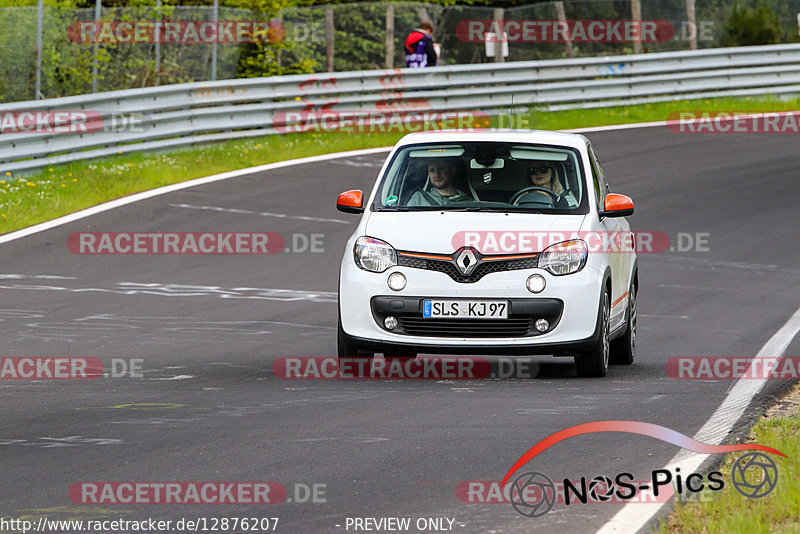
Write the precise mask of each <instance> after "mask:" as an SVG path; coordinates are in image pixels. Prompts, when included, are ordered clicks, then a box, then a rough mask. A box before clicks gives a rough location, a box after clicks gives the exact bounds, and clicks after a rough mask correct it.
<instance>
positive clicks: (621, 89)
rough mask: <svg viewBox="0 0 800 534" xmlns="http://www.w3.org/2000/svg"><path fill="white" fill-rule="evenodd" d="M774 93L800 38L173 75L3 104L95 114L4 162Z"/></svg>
mask: <svg viewBox="0 0 800 534" xmlns="http://www.w3.org/2000/svg"><path fill="white" fill-rule="evenodd" d="M765 93H770V94H776V93H800V44H789V45H772V46H753V47H739V48H715V49H706V50H695V51H681V52H663V53H657V54H641V55H628V56H612V57H602V58H579V59H564V60H555V61H552V60H550V61H524V62H511V63H490V64H478V65H455V66H449V67H436V68H430V69H395V70H374V71H359V72H343V73H330V74H312V75H297V76H277V77H271V78H253V79H239V80H226V81H219V82H201V83H189V84H179V85H168V86H162V87H151V88H144V89H135V90H125V91H113V92H108V93H99V94H93V95H81V96H73V97H66V98H55V99H49V100H38V101H26V102H15V103H10V104H3V105H0V130H4V131H7V129H8V128H7V127H6V126H5V125H7V124H8V123H7V121H6V119H7V117H6V115H7V114H9V113H11V114H12V115H10V117H12V118H14V120H16V119H21V117H22V116H23V114H24V113H33V114H34V117H35V114H36V113H48V112H59V111H61V112H64V111H66V112H87V113H89V114H90V115H91V117H90V119H89V121H88V122H86V123H85V124H84V125H85V126H88V127H89V128H88V130H89V131H86V132H81V131H76V132H73V133H53V132H42V133H38V132H31V131H26V132H20V133H0V170H2V172H3V173H5V172H7V171H12V172H13V171H21V170H29V169H35V168H39V167H43V166H46V165H52V164H54V163H63V162H69V161H77V160H83V159H89V158H96V157H100V156H105V155H110V154H117V153H128V152H138V151H146V150H156V149H163V148H170V147H176V146H184V145H190V144H195V143H203V142H209V141H220V140H228V139H234V138H243V137H255V136H261V135H265V134H273V133H279V132H281V131H285V130H286V128H287V127H291V125H292V124H293V123H292V122H291V121H290V120H288V119H287V118H286V117H287V116H286V114H287V113H288V112H316V111H320V110H325V111H334V112H339V111H358V112H363V113H386V112H400V113H403V112H412V111H417V112H424V111H429V112H450V111H465V110H477V111H481V112H483V113H486V114H489V115H492V114H499V113H501V112H503V111H508V110H509V109H510V108H511V107H512V106H513V107H514V108H515V109H517V110H519V109H527V108H528V107H529V106H543V107H545V108H547V109H551V110H559V109H568V108H578V107H594V106H603V105H610V104H618V103H643V102H655V101H664V100H675V99H683V98H690V97H691V98H701V97H710V96H729V95H755V94H765ZM75 115H76V114H75V113H72V114H70V115H69V117H68V118H67V119H66V120H67V121H76V124H77V120H78V119H76V118H75ZM295 115H297V114H295ZM30 118H31V116H26V117H25V119H26V120H25V124H26V125H30V124H31V121H30ZM131 120H133V121H135V122H134V124H135V127H133V128H132V127H131V122H129V121H131ZM22 122H23V121H22V120H18V121H17V124H19V123H22ZM51 122H52V120H51ZM123 122H124V123H125V124H122V123H123ZM69 124H71V123H69V122H68V123H67V125H66V126H65V127H66V128H67V129H68V127H69ZM62 126H63V125H62ZM94 128H97V130H98V131H94V132H92V131H91V130H92V129H94Z"/></svg>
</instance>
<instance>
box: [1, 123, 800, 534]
mask: <svg viewBox="0 0 800 534" xmlns="http://www.w3.org/2000/svg"><path fill="white" fill-rule="evenodd" d="M658 126H662V127H663V126H665V123H664V122H645V123H638V124H620V125H614V126H598V127H592V128H577V129H572V130H564V131H566V132H572V133H589V132H602V131H611V130H626V129H636V128H653V127H658ZM389 150H391V147H380V148H368V149H364V150H352V151H349V152H338V153H334V154H324V155H321V156H311V157H307V158H300V159H293V160H288V161H281V162H277V163H269V164H266V165H259V166H257V167H249V168H247V169H239V170H235V171H230V172H224V173H221V174H215V175H212V176H206V177H204V178H197V179H195V180H189V181H188V182H182V183H179V184H173V185H168V186H164V187H159V188H157V189H152V190H150V191H145V192H142V193H137V194H135V195H130V196H127V197H124V198H120V199H117V200H112V201H111V202H106V203H104V204H99V205H97V206H93V207H91V208H88V209H85V210H81V211H78V212H75V213H72V214H70V215H66V216H64V217H59V218H58V219H53V220H52V221H47V222H44V223H41V224H37V225H35V226H31V227H28V228H24V229H22V230H18V231H16V232H10V233H8V234H5V235H2V236H0V243H8V242H9V241H14V240H16V239H20V238H22V237H26V236H29V235H32V234H36V233H38V232H42V231H44V230H49V229H51V228H55V227H57V226H61V225H64V224H67V223H70V222H73V221H77V220H79V219H83V218H85V217H89V216H91V215H95V214H97V213H102V212H104V211H108V210H112V209H114V208H118V207H120V206H125V205H127V204H132V203H134V202H138V201H139V200H145V199H148V198H153V197H156V196H160V195H165V194H167V193H171V192H173V191H180V190H181V189H187V188H189V187H194V186H196V185H203V184H208V183H212V182H218V181H220V180H227V179H230V178H238V177H241V176H246V175H248V174H253V173H257V172H263V171H270V170H273V169H280V168H283V167H291V166H294V165H303V164H306V163H316V162H320V161H328V160H332V159H338V158H348V157H356V156H366V155H371V154H379V153H381V152H388V151H389ZM798 331H800V309H798V310H797V311H795V313H794V314H793V315H792V316H791V317H790V318H789V320H788V321H787V322H786V324H784V325H783V326H782V327H781V328H780V330H778V331H777V332H776V333H775V335H773V336H772V337H771V338H770V340H769V341H767V343H766V344H765V345H764V346H763V347H762V348H761V350H760V351H759V352H758V355H756V358H755V360H758V359H763V358H771V359H772V358H781V357H783V355H784V353H785V352H786V349H787V348H788V347H789V344H790V343H791V342H792V340H793V339H794V338H795V336H796V335H797V333H798ZM755 360H754V362H753V363H752V364H751V365H754V364H755V363H756V362H755ZM745 375H747V373H745ZM766 380H767V379H766V378H761V379H745V378H740V379H739V380H738V381H737V382H736V383H735V384H734V385H733V387H732V388H731V390H730V391H729V392H728V395H727V396H726V397H725V399H724V400H723V401H722V404H720V406H719V407H718V408H717V409H716V411H715V412H714V413H713V414H712V415H711V417H710V418H709V419H708V421H706V423H705V424H704V425H703V427H702V428H701V429H700V430H699V431H698V432H697V433H696V434H695V435H694V436H693V437H694V439H696V440H697V441H702V442H704V443H711V444H714V445H717V444H720V443H721V442H722V441H723V440H724V439H725V438H726V437H727V436H728V433H729V432H730V431H731V429H732V428H733V425H735V424H736V422H737V421H738V420H739V418H741V416H742V415H743V414H744V412H745V410H746V409H747V407H748V406H749V405H750V401H752V399H753V397H755V396H756V395H757V394H758V393H759V392H760V391H761V389H762V388H763V387H764V384H765V383H766ZM708 457H709V455H707V454H697V453H687V452H684V451H681V452H679V453H678V454H676V455H675V456H674V457H673V458H672V460H670V462H669V463H668V464H667V465H666V466H665V467H664V469H668V470H670V471H673V470H674V469H675V468H676V467H680V468H681V470H682V471H683V472H691V471H695V470H697V469H698V468H699V467H700V466H701V465H702V464H703V462H704V461H705V460H706V459H707V458H708ZM664 504H666V503H647V504H644V503H630V504H626V505H625V506H623V507H622V509H621V510H620V511H619V512H617V513H616V514H615V515H614V517H612V518H611V519H610V520H609V521H608V522H607V523H606V524H604V525H603V526H602V527H601V528H600V529H599V530H598V531H597V532H598V534H611V533H620V532H626V533H627V532H636V531H638V530H640V529H642V528H644V527H645V526H646V525H647V524H648V523H649V522H650V520H651V519H652V518H653V517H654V516H655V515H656V514H657V513H658V512H659V510H660V509H661V507H662V506H664Z"/></svg>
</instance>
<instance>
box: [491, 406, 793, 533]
mask: <svg viewBox="0 0 800 534" xmlns="http://www.w3.org/2000/svg"><path fill="white" fill-rule="evenodd" d="M594 432H628V433H633V434H642V435H646V436H650V437H654V438H657V439H660V440H662V441H666V442H668V443H672V444H674V445H678V446H680V447H682V448H684V449H688V450H691V451H694V452H699V453H703V454H717V453H727V452H735V451H742V450H749V451H751V452H747V453H745V454H743V455H742V456H740V457H739V458H737V459H736V461H735V462H734V463H733V466H732V467H731V472H730V481H731V484H732V485H733V487H734V488H735V489H736V491H738V492H739V493H740V494H742V495H743V496H745V497H748V498H751V499H760V498H761V497H764V496H766V495H768V494H770V493H771V492H772V491H773V490H774V489H775V486H776V485H777V483H778V466H777V465H776V464H775V461H774V460H773V459H772V458H771V457H769V456H767V455H766V454H764V453H763V452H758V451H764V452H768V453H772V454H777V455H779V456H784V457H785V456H786V455H785V454H783V453H781V452H780V451H777V450H775V449H772V448H770V447H766V446H764V445H757V444H738V445H709V444H706V443H702V442H700V441H697V440H694V439H692V438H690V437H689V436H686V435H684V434H681V433H679V432H676V431H674V430H671V429H669V428H666V427H663V426H660V425H655V424H652V423H641V422H637V421H598V422H594V423H585V424H582V425H577V426H573V427H570V428H567V429H564V430H562V431H560V432H557V433H556V434H553V435H552V436H550V437H548V438H545V439H544V440H542V441H540V442H539V443H537V444H536V445H534V446H533V447H532V448H531V449H530V450H528V452H526V453H525V454H524V455H523V456H522V457H521V458H520V459H519V460H518V461H517V462H516V463H515V464H514V466H513V467H512V468H511V469H510V470H509V471H508V473H507V474H506V476H505V478H504V479H503V481H502V482H501V486H504V485H505V484H506V483H507V482H508V481H509V479H510V478H511V476H512V475H513V474H514V473H515V472H516V471H518V470H519V469H520V468H521V467H522V466H523V465H525V464H526V463H527V462H529V461H530V460H531V459H532V458H534V457H535V456H536V455H538V454H539V453H540V452H542V451H544V450H545V449H547V448H549V447H551V446H553V445H555V444H556V443H558V442H560V441H563V440H565V439H568V438H570V437H574V436H578V435H581V434H590V433H594ZM724 487H725V478H724V475H723V473H722V472H720V471H710V472H708V473H699V472H692V473H688V474H687V473H681V469H680V467H674V468H673V469H656V470H653V471H651V473H650V477H649V479H647V480H639V481H637V480H634V477H633V474H631V473H624V472H623V473H617V474H616V475H614V476H613V477H610V476H606V475H597V476H595V477H593V478H591V479H588V478H587V477H580V479H578V480H571V479H567V478H565V479H563V480H561V481H559V482H558V483H557V482H554V481H553V480H552V479H551V478H550V477H548V476H547V475H546V474H544V473H541V472H537V471H529V472H525V473H522V474H520V475H517V476H516V477H515V478H514V480H513V481H512V482H511V485H510V488H509V491H508V496H509V500H510V502H511V506H512V507H513V508H514V510H515V511H516V512H517V513H519V514H521V515H523V516H525V517H531V518H533V517H541V516H543V515H545V514H546V513H547V512H549V511H550V510H552V508H553V506H554V505H555V504H556V502H563V503H564V504H565V505H566V506H569V505H571V504H578V503H580V504H587V503H590V502H592V503H596V502H609V501H613V502H623V503H624V502H626V501H631V500H634V499H637V497H641V494H642V493H643V492H648V493H649V494H651V496H652V497H653V498H655V499H656V500H657V502H665V501H666V500H668V499H669V498H670V497H672V496H673V495H675V494H678V495H687V494H688V495H690V494H697V493H700V492H702V491H706V490H707V491H720V490H722V489H723V488H724Z"/></svg>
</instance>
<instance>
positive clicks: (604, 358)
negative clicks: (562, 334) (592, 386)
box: [575, 291, 611, 378]
mask: <svg viewBox="0 0 800 534" xmlns="http://www.w3.org/2000/svg"><path fill="white" fill-rule="evenodd" d="M610 313H611V299H610V297H609V296H608V291H603V297H602V298H601V299H600V306H599V309H598V313H597V328H598V330H599V331H600V337H599V338H598V339H597V344H595V346H594V347H592V348H591V349H590V350H588V351H586V352H584V353H581V354H579V355H577V356H575V370H576V371H577V373H578V376H579V377H586V378H589V377H603V376H606V373H607V372H608V360H609V354H610V352H611V347H610V342H609V334H610V332H609V327H608V318H609V315H610Z"/></svg>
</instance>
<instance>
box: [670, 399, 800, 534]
mask: <svg viewBox="0 0 800 534" xmlns="http://www.w3.org/2000/svg"><path fill="white" fill-rule="evenodd" d="M798 434H800V386H797V387H795V389H794V391H793V392H792V393H790V394H789V395H788V396H787V397H786V398H785V399H784V401H783V402H781V403H780V405H778V406H777V407H776V408H773V409H771V410H769V411H768V412H767V414H765V418H762V419H761V420H760V421H759V422H758V423H757V424H756V425H755V426H754V427H753V428H752V429H751V431H750V435H749V436H748V439H747V441H748V442H751V443H759V444H761V445H766V446H768V447H772V448H774V449H777V450H779V451H781V452H782V453H784V454H785V455H786V458H781V457H779V456H775V455H769V456H770V457H771V458H772V459H773V460H774V461H775V463H776V464H777V466H778V484H777V486H776V487H775V489H774V490H773V491H772V492H771V493H770V494H768V495H766V496H764V497H761V498H758V499H751V498H747V497H744V496H742V495H740V494H739V493H738V492H737V491H736V489H735V488H733V487H732V485H731V484H730V476H729V475H730V472H731V466H732V465H733V462H734V460H735V459H736V458H738V457H739V456H741V453H739V454H729V455H726V456H725V458H724V460H723V464H722V467H721V468H719V469H717V470H718V471H721V472H722V473H723V474H724V476H725V477H727V478H726V479H725V481H726V484H725V487H724V488H723V489H722V490H721V491H719V492H713V496H712V497H711V498H710V499H709V500H704V501H703V502H688V503H677V504H676V507H675V511H674V512H673V513H672V514H670V515H669V516H668V517H667V518H666V519H665V520H664V521H663V522H662V524H661V526H660V528H659V529H658V530H657V532H659V533H660V534H731V533H741V534H768V533H770V534H790V533H795V532H800V440H798V439H797V436H798ZM748 473H750V471H749V470H748ZM754 474H755V473H754ZM747 476H748V480H750V481H757V480H758V478H756V477H754V479H751V478H750V474H748V475H747ZM706 493H711V492H706Z"/></svg>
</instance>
